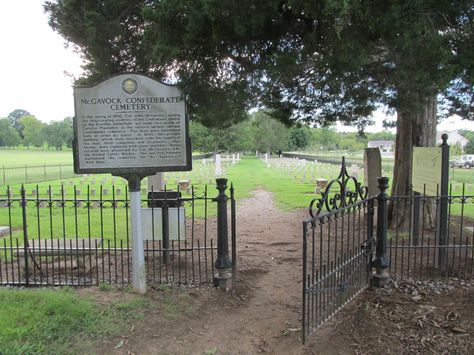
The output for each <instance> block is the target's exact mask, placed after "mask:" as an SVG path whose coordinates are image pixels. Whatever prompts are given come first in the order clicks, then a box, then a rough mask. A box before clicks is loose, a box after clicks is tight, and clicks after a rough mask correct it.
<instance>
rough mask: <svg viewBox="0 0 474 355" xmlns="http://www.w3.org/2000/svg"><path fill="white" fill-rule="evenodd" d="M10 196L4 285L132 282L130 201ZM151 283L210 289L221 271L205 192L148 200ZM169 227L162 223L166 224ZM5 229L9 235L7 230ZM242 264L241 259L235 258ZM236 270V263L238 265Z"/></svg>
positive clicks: (0, 253)
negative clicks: (215, 274) (210, 284)
mask: <svg viewBox="0 0 474 355" xmlns="http://www.w3.org/2000/svg"><path fill="white" fill-rule="evenodd" d="M212 195H214V194H212ZM116 197H117V196H116V194H115V189H114V190H113V191H112V196H110V198H104V195H103V189H102V188H101V189H100V192H99V195H98V196H97V197H96V196H91V194H90V191H89V190H88V191H87V194H86V196H85V197H84V198H77V194H76V193H75V194H74V197H73V198H65V196H64V193H63V194H62V195H61V196H60V197H53V195H52V193H50V194H49V196H47V197H40V196H36V197H35V198H26V196H25V191H24V190H22V194H21V197H16V198H13V197H11V196H9V195H7V196H6V197H4V198H0V225H1V226H3V230H2V231H3V235H0V284H2V285H25V286H46V285H71V286H86V285H98V284H100V283H104V282H105V283H114V284H119V285H128V284H129V283H130V282H131V265H132V260H131V259H132V253H131V247H132V245H131V228H130V221H129V218H130V210H129V209H130V205H129V204H130V201H129V200H128V195H127V192H125V196H124V197H123V198H116ZM229 199H230V202H231V203H230V222H229V235H230V236H231V245H230V246H231V250H232V256H234V258H235V255H236V253H235V248H236V245H235V243H236V242H235V241H236V237H235V230H236V228H235V200H234V188H233V187H232V186H231V188H230V198H229ZM142 208H143V211H144V212H146V213H143V214H144V215H146V216H145V217H144V219H143V220H142V221H143V222H142V223H143V226H144V239H145V240H144V245H143V248H144V251H145V259H146V260H145V261H146V272H147V282H148V284H149V285H150V286H152V287H153V286H158V285H160V284H184V285H190V284H209V283H212V282H213V277H214V273H215V266H214V261H215V259H216V251H217V218H216V204H215V199H214V196H211V194H210V193H209V191H208V187H207V186H205V187H204V188H203V189H202V190H201V191H199V192H198V191H195V190H194V188H193V187H191V188H190V191H189V194H186V195H183V197H182V196H181V195H179V194H177V193H176V191H169V190H165V191H164V192H162V197H160V198H159V199H158V198H156V199H155V198H150V199H144V200H142ZM165 219H166V221H167V222H168V223H163V221H165ZM5 228H6V230H5ZM233 262H234V263H235V259H233ZM234 268H235V264H234Z"/></svg>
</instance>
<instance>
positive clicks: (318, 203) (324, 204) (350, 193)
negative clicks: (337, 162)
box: [309, 157, 368, 217]
mask: <svg viewBox="0 0 474 355" xmlns="http://www.w3.org/2000/svg"><path fill="white" fill-rule="evenodd" d="M351 185H352V187H353V188H354V190H351V189H350V188H349V187H350V186H351ZM334 190H336V191H334ZM332 191H333V192H332ZM367 196H368V188H367V186H362V185H361V183H360V182H358V181H357V178H356V177H354V176H350V175H349V173H348V171H347V166H346V160H345V157H342V164H341V170H340V172H339V175H338V176H337V178H335V179H334V180H331V181H330V182H329V183H328V185H327V186H326V188H325V189H324V191H323V192H321V197H317V198H315V199H313V200H311V202H310V204H309V214H310V215H311V217H315V216H317V215H319V214H320V213H321V211H323V209H326V211H328V212H331V211H335V210H339V209H341V208H344V207H347V206H350V205H352V204H354V203H356V202H357V201H358V200H359V199H361V200H364V199H366V198H367Z"/></svg>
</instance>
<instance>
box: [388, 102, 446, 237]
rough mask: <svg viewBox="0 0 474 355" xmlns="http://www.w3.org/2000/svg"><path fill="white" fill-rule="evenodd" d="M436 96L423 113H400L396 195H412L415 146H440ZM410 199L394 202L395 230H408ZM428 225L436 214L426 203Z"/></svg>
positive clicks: (391, 212)
mask: <svg viewBox="0 0 474 355" xmlns="http://www.w3.org/2000/svg"><path fill="white" fill-rule="evenodd" d="M436 108H437V100H436V95H435V94H433V95H432V96H430V97H429V98H427V99H426V101H425V105H424V107H423V110H422V111H421V112H419V113H412V112H405V111H401V110H399V111H397V116H398V117H397V136H396V143H395V165H394V170H393V180H392V196H400V197H401V196H411V195H412V181H411V175H412V163H413V147H434V146H436V123H437V120H436ZM409 202H410V201H409V200H408V199H401V200H399V201H398V202H394V203H390V205H389V210H388V213H389V219H390V225H391V227H392V228H395V227H399V228H403V229H405V228H408V226H409V222H410V213H411V208H410V207H411V203H409ZM425 208H426V209H425V213H424V215H425V216H426V217H427V218H428V219H427V220H426V221H425V223H428V225H429V226H432V225H433V214H432V208H431V207H430V204H425Z"/></svg>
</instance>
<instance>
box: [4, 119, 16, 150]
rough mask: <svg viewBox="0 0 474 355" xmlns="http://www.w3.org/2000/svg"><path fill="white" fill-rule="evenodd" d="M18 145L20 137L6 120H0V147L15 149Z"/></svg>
mask: <svg viewBox="0 0 474 355" xmlns="http://www.w3.org/2000/svg"><path fill="white" fill-rule="evenodd" d="M19 144H20V135H19V134H18V132H17V131H16V129H15V128H13V127H12V125H11V123H10V120H9V119H8V118H0V147H16V146H17V145H19Z"/></svg>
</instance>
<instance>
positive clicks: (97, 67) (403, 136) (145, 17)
mask: <svg viewBox="0 0 474 355" xmlns="http://www.w3.org/2000/svg"><path fill="white" fill-rule="evenodd" d="M45 8H46V11H47V12H48V13H49V16H50V24H51V26H52V27H53V28H54V29H56V30H57V31H59V33H60V34H61V35H62V36H64V38H66V40H68V41H70V42H72V43H74V44H75V45H76V46H77V47H78V49H79V50H80V51H81V52H82V54H83V56H84V59H85V61H86V66H87V69H88V72H87V78H85V79H86V80H88V81H96V80H97V79H98V78H103V77H106V76H107V75H109V74H111V73H115V72H120V71H127V70H128V71H129V70H133V71H138V72H148V73H150V74H151V75H153V76H155V77H157V78H160V79H164V80H168V81H173V80H175V81H178V82H179V84H180V85H181V86H182V87H183V88H184V90H185V91H186V92H187V93H188V95H189V98H190V100H189V102H190V104H191V107H190V112H191V114H192V115H193V116H194V117H196V119H198V120H201V121H202V122H204V123H205V124H207V125H209V126H220V127H226V126H229V124H230V123H232V122H236V121H238V120H241V119H243V118H244V117H245V111H246V110H247V109H248V108H249V107H250V106H253V105H256V104H257V103H258V104H259V105H260V106H263V107H265V108H266V109H269V111H268V112H271V115H272V116H273V117H275V118H278V119H279V120H281V121H282V122H284V123H287V124H289V123H292V122H301V121H307V122H318V123H321V124H329V123H331V122H335V121H336V120H340V121H342V122H343V123H346V124H353V125H356V126H358V127H359V129H363V128H364V127H365V126H366V125H367V124H370V123H371V120H370V119H369V117H370V115H371V114H372V113H373V111H374V110H375V109H377V108H379V107H381V106H385V107H387V108H388V109H389V110H392V111H396V112H397V123H396V125H397V139H396V152H395V154H396V156H395V168H394V178H393V182H392V194H394V195H401V196H406V195H410V186H411V183H410V177H411V168H412V167H411V158H410V157H411V154H412V148H413V146H414V145H420V146H434V145H435V143H436V142H435V139H436V131H435V130H436V116H437V98H438V97H440V98H442V99H443V100H444V103H445V106H444V107H446V111H445V112H447V113H459V114H460V115H461V116H462V117H465V118H471V119H472V118H474V109H473V107H474V86H473V83H474V62H473V61H472V58H473V57H474V45H473V43H474V38H473V37H474V25H473V22H474V6H473V4H472V0H439V1H432V0H419V1H412V0H388V1H383V2H379V1H364V2H361V1H355V0H322V1H317V2H315V1H308V0H283V1H275V0H262V1H258V2H257V1H251V0H242V1H238V2H236V1H222V0H181V1H179V2H177V1H175V0H161V1H157V0H155V1H153V0H151V1H138V2H130V1H126V0H99V1H81V0H58V1H57V2H46V5H45ZM408 213H409V209H408V208H406V209H404V210H402V211H399V213H398V214H397V215H398V216H400V218H401V219H404V217H405V215H408Z"/></svg>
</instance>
